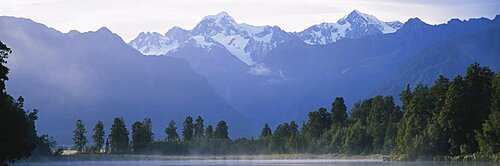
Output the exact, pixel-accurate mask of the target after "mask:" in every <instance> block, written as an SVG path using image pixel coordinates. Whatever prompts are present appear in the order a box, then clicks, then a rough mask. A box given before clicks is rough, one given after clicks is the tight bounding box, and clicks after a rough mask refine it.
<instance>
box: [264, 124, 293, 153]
mask: <svg viewBox="0 0 500 166" xmlns="http://www.w3.org/2000/svg"><path fill="white" fill-rule="evenodd" d="M290 136H291V133H290V125H289V124H288V123H283V124H280V125H278V127H276V130H274V134H273V136H272V139H271V142H270V143H269V149H270V150H271V151H273V152H276V153H285V152H287V151H288V150H287V148H286V143H287V139H288V138H290Z"/></svg>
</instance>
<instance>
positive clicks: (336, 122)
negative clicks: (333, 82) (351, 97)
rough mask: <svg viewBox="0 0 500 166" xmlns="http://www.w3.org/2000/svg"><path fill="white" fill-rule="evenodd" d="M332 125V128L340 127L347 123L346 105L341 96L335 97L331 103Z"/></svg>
mask: <svg viewBox="0 0 500 166" xmlns="http://www.w3.org/2000/svg"><path fill="white" fill-rule="evenodd" d="M332 125H333V126H334V128H341V127H344V126H345V125H347V107H346V106H345V104H344V98H343V97H337V98H335V101H334V102H333V103H332Z"/></svg>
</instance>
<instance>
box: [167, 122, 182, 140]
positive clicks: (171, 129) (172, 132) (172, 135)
mask: <svg viewBox="0 0 500 166" xmlns="http://www.w3.org/2000/svg"><path fill="white" fill-rule="evenodd" d="M165 133H166V134H167V141H169V142H172V141H179V134H177V127H176V126H175V122H174V121H173V120H172V121H170V122H169V123H168V127H167V128H166V129H165Z"/></svg>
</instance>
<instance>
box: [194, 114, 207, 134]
mask: <svg viewBox="0 0 500 166" xmlns="http://www.w3.org/2000/svg"><path fill="white" fill-rule="evenodd" d="M204 132H205V129H204V125H203V118H202V117H201V116H198V117H197V118H196V123H195V124H194V136H195V137H196V138H197V139H203V136H204Z"/></svg>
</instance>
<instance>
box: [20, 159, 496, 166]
mask: <svg viewBox="0 0 500 166" xmlns="http://www.w3.org/2000/svg"><path fill="white" fill-rule="evenodd" d="M15 165H17V166H67V165H69V166H87V165H92V166H169V165H203V166H221V165H271V166H277V165H305V166H317V165H338V166H351V165H405V166H419V165H449V166H459V165H460V166H461V165H463V166H469V165H470V166H483V165H484V166H487V165H495V164H494V163H488V162H383V161H381V160H355V159H290V160H288V159H287V160H278V159H277V160H259V159H256V160H134V161H58V162H34V163H18V164H15Z"/></svg>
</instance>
